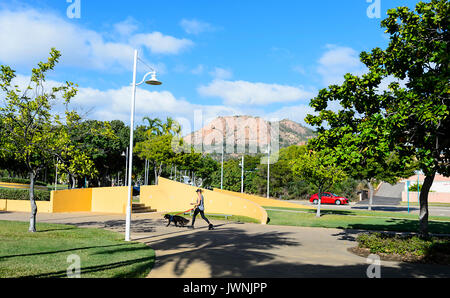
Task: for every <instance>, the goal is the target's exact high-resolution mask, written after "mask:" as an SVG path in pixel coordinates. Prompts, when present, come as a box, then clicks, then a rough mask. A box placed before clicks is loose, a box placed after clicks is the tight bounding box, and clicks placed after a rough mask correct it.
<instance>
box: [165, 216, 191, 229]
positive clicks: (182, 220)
mask: <svg viewBox="0 0 450 298" xmlns="http://www.w3.org/2000/svg"><path fill="white" fill-rule="evenodd" d="M164 218H165V219H168V220H169V222H168V223H167V227H168V226H169V225H170V223H171V222H172V221H173V222H174V224H175V226H176V227H178V224H179V225H180V226H181V227H184V226H185V225H187V224H188V223H189V220H188V219H186V218H184V217H181V216H178V215H170V214H166V215H164Z"/></svg>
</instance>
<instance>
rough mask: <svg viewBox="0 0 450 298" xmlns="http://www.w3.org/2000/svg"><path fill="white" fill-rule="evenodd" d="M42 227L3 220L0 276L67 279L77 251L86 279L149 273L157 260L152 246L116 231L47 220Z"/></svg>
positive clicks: (82, 273)
mask: <svg viewBox="0 0 450 298" xmlns="http://www.w3.org/2000/svg"><path fill="white" fill-rule="evenodd" d="M37 229H38V231H39V232H37V233H29V232H28V231H27V230H28V223H25V222H11V221H0V239H1V240H0V278H18V277H20V278H21V277H31V278H42V277H44V278H61V277H62V278H63V277H66V276H67V268H68V266H70V264H71V263H68V261H67V257H68V256H70V255H72V254H75V255H78V256H79V257H80V260H81V277H83V278H84V277H87V278H112V277H130V278H135V277H146V276H147V275H148V273H149V272H150V270H151V268H152V267H153V264H154V261H155V253H154V251H153V250H152V249H151V248H149V247H148V246H146V245H145V244H143V243H138V242H125V241H123V236H122V235H120V234H118V233H114V232H111V231H105V230H100V229H87V228H77V227H74V226H68V225H59V224H45V223H37Z"/></svg>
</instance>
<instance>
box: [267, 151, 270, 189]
mask: <svg viewBox="0 0 450 298" xmlns="http://www.w3.org/2000/svg"><path fill="white" fill-rule="evenodd" d="M269 194H270V143H269V144H267V198H269Z"/></svg>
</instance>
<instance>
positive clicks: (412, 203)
mask: <svg viewBox="0 0 450 298" xmlns="http://www.w3.org/2000/svg"><path fill="white" fill-rule="evenodd" d="M400 206H408V202H400ZM409 206H410V207H417V208H419V203H417V202H410V203H409ZM428 206H431V207H450V203H430V202H428Z"/></svg>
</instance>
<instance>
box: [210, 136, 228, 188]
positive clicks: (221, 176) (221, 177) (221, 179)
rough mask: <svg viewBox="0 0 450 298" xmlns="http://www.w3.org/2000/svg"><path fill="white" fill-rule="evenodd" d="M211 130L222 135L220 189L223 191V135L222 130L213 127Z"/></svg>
mask: <svg viewBox="0 0 450 298" xmlns="http://www.w3.org/2000/svg"><path fill="white" fill-rule="evenodd" d="M212 129H213V130H217V131H219V132H220V133H221V134H222V167H221V169H220V189H223V145H224V142H223V139H224V136H225V134H224V132H223V131H222V130H220V129H218V128H215V127H213V128H212Z"/></svg>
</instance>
